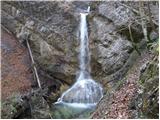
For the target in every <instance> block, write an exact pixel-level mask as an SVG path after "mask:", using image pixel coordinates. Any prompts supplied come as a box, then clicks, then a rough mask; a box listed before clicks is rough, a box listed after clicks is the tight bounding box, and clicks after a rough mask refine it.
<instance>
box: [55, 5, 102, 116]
mask: <svg viewBox="0 0 160 120" xmlns="http://www.w3.org/2000/svg"><path fill="white" fill-rule="evenodd" d="M89 9H90V7H88V10H87V11H86V12H83V13H80V16H81V19H80V20H81V21H80V54H79V67H80V73H79V76H78V78H77V80H76V82H75V84H74V85H73V86H72V87H71V88H70V89H68V90H67V91H65V92H64V93H63V94H62V96H61V97H60V98H59V99H58V101H57V102H56V103H55V104H54V105H55V106H54V109H56V110H57V111H58V112H57V111H56V112H55V113H56V114H58V115H59V117H57V118H60V117H61V118H72V117H73V118H75V117H78V116H81V117H82V118H84V117H85V116H86V114H88V113H89V112H91V111H92V110H93V109H94V108H95V106H96V104H97V103H98V102H99V100H100V99H101V98H102V97H103V92H102V87H101V85H100V84H98V83H96V82H95V81H94V80H93V79H92V77H91V75H90V70H91V69H90V52H89V39H88V29H87V20H86V18H87V15H88V13H89ZM64 111H65V112H64ZM64 113H65V114H64ZM82 113H85V114H82ZM81 117H80V118H81Z"/></svg>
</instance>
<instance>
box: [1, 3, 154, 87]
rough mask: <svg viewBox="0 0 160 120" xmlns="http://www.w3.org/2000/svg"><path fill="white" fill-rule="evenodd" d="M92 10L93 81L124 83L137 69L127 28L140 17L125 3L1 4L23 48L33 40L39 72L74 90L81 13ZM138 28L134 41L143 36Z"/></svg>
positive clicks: (90, 18)
mask: <svg viewBox="0 0 160 120" xmlns="http://www.w3.org/2000/svg"><path fill="white" fill-rule="evenodd" d="M127 4H130V2H129V3H127ZM88 5H90V6H91V13H90V14H89V16H88V26H89V40H90V51H91V71H92V76H93V78H94V79H97V80H101V82H102V83H106V82H107V81H110V80H119V79H121V78H122V77H123V76H124V74H125V72H126V71H127V70H128V68H129V66H130V65H131V63H132V62H130V61H131V60H132V57H131V56H132V53H133V51H134V49H133V46H132V45H133V43H132V42H130V40H129V39H130V37H129V35H128V27H127V26H128V25H129V24H130V23H134V20H133V18H134V16H135V13H134V12H133V11H132V10H131V9H129V8H126V7H125V6H123V5H122V4H121V2H76V1H75V2H56V1H52V2H42V1H40V2H38V1H35V2H31V1H30V2H20V1H19V2H2V25H4V26H5V27H7V28H8V29H9V30H10V31H11V32H13V33H14V34H15V35H16V36H17V37H18V38H19V39H20V40H22V41H21V42H23V39H24V38H26V37H27V36H29V39H30V44H31V47H32V50H33V54H34V58H35V59H36V62H37V64H38V66H40V68H43V70H45V71H47V73H49V74H50V75H52V77H55V78H58V79H60V80H63V81H65V82H66V83H69V84H71V83H73V82H74V80H75V78H76V71H77V70H79V68H78V54H79V41H80V40H79V31H78V30H79V20H80V15H79V13H80V11H83V10H84V9H86V8H87V6H88ZM152 8H153V7H152ZM135 26H136V25H135V24H133V26H131V29H132V30H133V37H134V38H136V37H137V36H141V35H142V30H141V28H140V29H137V27H135ZM121 28H125V29H124V31H123V30H121ZM139 31H141V32H139ZM134 33H135V34H134ZM135 36H136V37H135ZM134 40H135V41H138V39H134Z"/></svg>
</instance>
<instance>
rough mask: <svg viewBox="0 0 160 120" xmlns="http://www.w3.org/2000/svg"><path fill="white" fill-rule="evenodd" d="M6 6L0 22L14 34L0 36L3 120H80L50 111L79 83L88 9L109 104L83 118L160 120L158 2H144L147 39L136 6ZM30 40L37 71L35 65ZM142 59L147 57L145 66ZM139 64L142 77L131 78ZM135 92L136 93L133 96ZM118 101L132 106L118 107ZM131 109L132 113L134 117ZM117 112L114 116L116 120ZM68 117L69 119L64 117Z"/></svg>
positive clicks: (95, 68)
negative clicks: (83, 17) (81, 26)
mask: <svg viewBox="0 0 160 120" xmlns="http://www.w3.org/2000/svg"><path fill="white" fill-rule="evenodd" d="M1 3H2V8H1V9H2V12H1V13H2V14H1V17H2V21H1V24H2V26H3V27H4V28H6V29H7V30H8V31H10V32H11V34H10V35H9V34H8V33H6V32H4V31H3V30H2V34H1V36H2V37H1V38H2V40H1V41H2V44H1V51H2V86H1V87H2V118H58V116H59V118H63V117H64V118H65V117H66V116H67V117H68V118H70V117H72V118H83V114H82V113H83V112H81V110H80V109H79V111H78V112H79V113H80V114H78V115H77V114H76V115H75V116H69V115H70V114H71V113H72V111H76V110H72V109H70V110H71V111H67V110H68V108H64V107H61V108H62V109H58V110H59V111H60V112H57V113H56V112H55V113H52V112H51V111H54V109H56V108H54V107H53V103H54V102H56V101H57V99H58V98H59V97H60V95H61V94H62V93H63V92H64V91H65V90H66V89H68V88H69V87H70V86H71V85H73V84H74V82H75V80H76V77H77V75H78V73H76V71H78V70H79V67H78V66H79V65H78V57H77V56H78V54H79V45H80V40H79V20H80V19H79V18H80V16H79V12H80V11H82V10H83V9H85V8H86V7H87V6H88V5H89V6H90V7H91V13H90V14H89V15H88V18H87V21H88V27H89V31H88V32H89V48H90V52H91V75H92V77H93V79H95V80H97V82H98V83H101V84H102V86H103V89H104V98H103V99H102V101H100V103H99V104H98V106H97V108H95V110H94V111H95V112H94V111H93V113H92V114H91V113H90V112H86V115H84V117H90V118H158V116H159V115H158V109H159V108H158V102H157V99H158V97H159V96H158V84H157V80H158V70H159V69H158V60H157V57H158V52H157V51H158V50H157V49H158V42H157V41H158V37H159V36H158V32H157V31H158V27H159V24H158V9H159V6H158V2H156V1H153V2H142V3H143V5H144V8H143V10H142V11H145V12H144V14H145V15H146V18H145V22H144V23H143V24H144V25H146V28H147V36H148V40H146V39H145V36H144V33H143V29H144V28H143V29H142V23H141V19H140V18H141V15H140V12H139V5H140V3H139V2H123V1H122V2H105V1H103V2H100V1H97V2H91V1H88V2H80V1H73V2H65V1H62V2H57V1H53V2H51V1H49V2H42V1H40V2H38V1H34V2H33V1H28V2H23V1H15V2H14V1H12V2H11V1H10V2H9V1H3V2H1ZM148 6H149V8H150V9H148ZM149 14H150V15H151V18H152V20H150V19H149ZM13 36H14V37H13ZM15 38H16V39H15ZM26 38H27V39H29V43H30V46H31V49H32V52H33V57H34V59H35V62H36V65H32V64H31V61H30V58H29V54H28V51H27V47H26V44H25V41H24V39H26ZM145 54H146V55H148V56H145ZM143 55H144V56H145V57H144V58H150V59H147V60H146V61H145V62H141V61H143ZM140 56H142V57H140ZM149 56H153V57H149ZM136 65H138V66H137V67H136V68H137V69H138V71H141V72H140V73H139V72H135V73H137V74H135V75H133V71H134V70H135V69H133V67H135V66H136ZM33 66H36V67H37V70H38V74H39V77H40V82H41V85H42V89H39V88H38V86H37V82H36V79H35V77H34V74H33V71H32V68H33ZM140 66H142V67H140ZM130 71H131V76H130V75H128V74H129V73H130ZM135 71H136V70H135ZM132 75H133V76H136V79H134V78H135V77H133V79H132ZM128 76H129V77H128ZM130 80H132V82H131V83H133V85H132V84H130ZM128 82H129V84H128ZM151 83H152V84H151ZM123 84H124V85H123ZM149 85H151V86H149ZM127 90H128V92H127ZM132 90H133V92H134V91H137V92H134V94H132V92H131V91H132ZM138 91H139V92H138ZM114 93H115V94H114ZM123 93H124V94H123ZM122 94H123V95H122ZM130 94H132V95H130ZM124 95H126V96H124ZM111 96H114V97H111ZM130 96H132V97H130ZM117 99H121V100H122V101H123V102H124V101H127V102H124V104H123V105H121V104H117V103H116V102H117ZM122 101H121V102H122ZM135 101H137V102H135ZM130 103H131V104H130ZM133 104H134V105H133ZM102 106H104V107H102ZM107 106H109V107H107ZM58 107H59V106H58ZM130 107H131V108H132V109H134V110H132V114H130V112H129V111H130ZM114 108H115V109H116V110H117V113H116V114H114V115H116V116H112V115H113V111H114ZM149 109H151V111H150V110H149ZM64 111H67V112H68V113H67V112H66V114H62V115H61V114H60V113H62V112H63V113H65V112H64ZM102 111H103V112H104V113H103V114H101V115H102V116H99V115H98V113H101V112H102ZM26 113H28V114H26ZM128 113H129V114H128ZM56 114H57V117H56ZM81 115H82V116H81ZM67 117H66V118H67Z"/></svg>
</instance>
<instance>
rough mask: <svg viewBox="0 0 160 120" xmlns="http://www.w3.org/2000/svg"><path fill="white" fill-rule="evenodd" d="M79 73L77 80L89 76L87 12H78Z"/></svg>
mask: <svg viewBox="0 0 160 120" xmlns="http://www.w3.org/2000/svg"><path fill="white" fill-rule="evenodd" d="M80 15H81V23H80V40H81V41H80V55H79V61H80V62H79V63H80V75H79V78H78V80H83V79H86V78H90V55H89V44H88V30H87V21H86V16H87V15H88V13H80Z"/></svg>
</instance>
